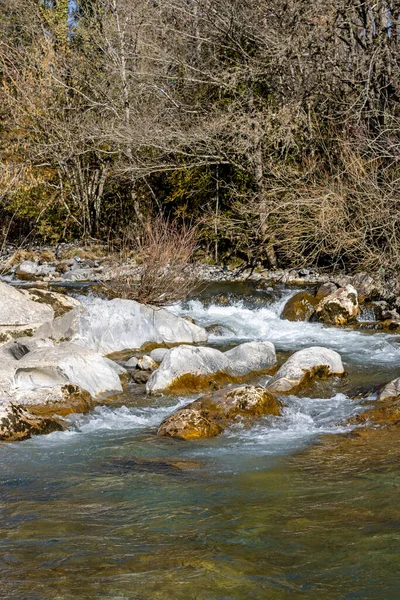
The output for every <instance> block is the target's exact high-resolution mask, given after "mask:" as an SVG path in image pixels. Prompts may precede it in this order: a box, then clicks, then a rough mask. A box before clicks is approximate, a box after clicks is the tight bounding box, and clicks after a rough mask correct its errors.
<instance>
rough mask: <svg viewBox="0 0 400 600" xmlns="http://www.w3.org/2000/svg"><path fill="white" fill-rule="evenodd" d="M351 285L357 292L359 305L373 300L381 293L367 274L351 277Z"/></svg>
mask: <svg viewBox="0 0 400 600" xmlns="http://www.w3.org/2000/svg"><path fill="white" fill-rule="evenodd" d="M352 285H353V287H354V288H355V289H356V290H357V294H358V301H359V302H360V304H361V303H363V302H366V301H367V300H373V299H375V298H376V297H377V296H379V295H380V293H381V291H382V290H381V289H380V288H381V287H382V286H379V285H378V284H377V283H376V282H375V280H374V278H373V277H371V275H368V273H357V274H356V275H354V277H352Z"/></svg>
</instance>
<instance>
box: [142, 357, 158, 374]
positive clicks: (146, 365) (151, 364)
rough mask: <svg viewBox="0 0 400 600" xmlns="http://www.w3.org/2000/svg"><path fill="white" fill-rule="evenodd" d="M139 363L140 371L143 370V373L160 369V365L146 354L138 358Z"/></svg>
mask: <svg viewBox="0 0 400 600" xmlns="http://www.w3.org/2000/svg"><path fill="white" fill-rule="evenodd" d="M137 362H138V366H139V369H141V370H142V371H155V370H156V369H158V364H157V363H156V362H155V361H154V360H153V359H152V358H150V356H147V355H146V354H145V355H144V356H141V357H140V358H138V361H137Z"/></svg>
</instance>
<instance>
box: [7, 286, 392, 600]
mask: <svg viewBox="0 0 400 600" xmlns="http://www.w3.org/2000/svg"><path fill="white" fill-rule="evenodd" d="M293 293H294V291H293V290H287V289H284V288H282V289H277V290H275V291H274V292H272V291H268V290H267V291H265V290H258V289H256V287H255V286H246V285H243V284H238V285H235V286H228V285H227V286H223V285H219V287H218V289H217V290H216V289H214V288H212V287H211V288H209V289H208V290H206V291H205V292H204V293H203V294H202V295H201V296H200V297H198V298H196V299H193V300H191V301H189V302H188V303H186V304H184V305H176V306H174V307H172V310H173V311H174V312H175V313H177V314H181V315H189V316H191V317H193V318H194V319H195V320H196V321H197V322H198V323H200V324H202V325H204V326H208V325H219V326H220V327H219V328H218V329H215V328H214V330H215V331H216V334H212V335H211V337H210V344H212V345H213V346H216V347H221V349H225V348H228V347H231V346H233V345H235V344H237V343H239V342H242V341H247V340H254V339H257V340H269V341H272V342H273V343H274V344H275V345H276V348H277V352H278V356H279V359H280V360H281V361H283V360H284V359H285V358H286V357H287V356H288V355H289V354H290V353H291V352H293V351H295V350H298V349H300V348H303V347H307V346H310V345H323V346H328V347H330V348H333V349H335V350H337V351H339V352H340V353H341V355H342V358H343V361H344V364H345V368H346V371H347V375H346V377H345V378H344V379H343V380H333V381H330V382H328V383H326V382H324V383H321V384H318V385H316V386H315V387H314V388H313V390H312V391H311V392H310V397H296V396H290V397H288V398H287V399H286V400H285V403H286V406H285V409H284V412H283V414H282V416H281V417H279V418H275V419H272V420H271V419H269V418H264V419H260V420H259V421H257V422H255V424H254V426H253V427H252V428H251V429H247V428H244V427H241V426H240V425H236V426H234V427H232V428H231V429H230V430H228V431H227V432H226V433H225V434H224V435H222V436H221V437H219V438H214V439H210V440H203V441H198V442H196V443H182V442H178V441H176V440H165V439H160V438H157V437H156V436H155V435H154V433H155V430H156V427H157V426H158V424H159V423H160V422H161V420H162V419H163V418H164V417H165V416H167V415H168V414H170V413H171V412H172V411H173V410H175V409H176V408H177V407H179V406H182V405H183V404H185V403H186V402H188V400H189V399H188V398H177V397H161V398H158V399H153V398H152V399H151V400H150V399H147V398H145V397H143V396H142V395H140V394H137V393H135V389H134V388H132V389H129V388H128V389H127V390H126V392H125V394H124V395H123V396H122V397H121V398H120V399H119V401H118V403H117V404H113V405H108V406H101V407H97V408H96V409H95V410H94V411H93V412H92V413H91V414H89V415H85V416H77V415H75V416H74V417H71V419H70V426H69V429H68V431H66V432H62V433H59V432H57V433H53V434H51V435H48V436H42V437H37V438H34V439H32V440H28V441H26V442H22V443H19V444H3V445H1V446H0V466H1V477H0V481H1V488H0V515H1V516H0V527H1V533H0V574H1V585H0V598H7V599H8V598H10V599H11V598H17V599H25V598H26V599H27V600H28V599H29V600H50V599H51V600H53V599H57V600H58V599H59V600H72V599H78V600H83V599H85V600H86V599H88V600H91V599H97V598H104V599H106V598H107V599H113V600H131V599H138V600H139V599H143V600H145V599H153V598H154V599H171V600H175V599H177V600H178V599H182V600H186V599H196V600H197V599H199V600H203V599H204V600H206V599H207V600H208V599H210V600H211V599H212V600H214V599H215V600H217V599H218V600H231V599H235V600H236V599H237V600H247V599H272V600H275V599H276V600H286V599H292V598H299V599H300V598H306V599H315V600H317V599H318V600H319V599H321V598H324V599H327V600H331V599H337V598H344V599H351V600H353V599H354V600H356V599H357V600H358V599H368V600H369V599H371V600H372V599H374V600H375V599H377V600H378V599H379V600H392V599H393V600H398V599H399V598H400V583H399V582H400V576H399V573H400V560H399V556H400V512H399V486H400V464H399V459H400V448H399V440H398V437H397V438H396V437H394V438H393V436H391V437H387V436H386V435H385V434H384V432H373V433H374V435H375V437H371V438H365V439H364V438H360V439H359V438H358V437H356V436H354V435H352V426H350V425H348V424H347V419H348V418H349V417H350V416H352V415H354V414H357V413H358V412H361V411H362V410H363V403H364V401H363V399H362V396H365V395H368V394H369V393H370V394H373V393H374V390H375V389H376V387H377V386H379V385H380V384H382V383H385V382H387V381H390V380H391V379H393V378H394V377H396V376H399V375H400V373H399V371H400V339H399V338H398V337H396V336H391V335H387V334H382V333H375V334H365V333H361V332H358V331H354V330H351V329H335V328H327V327H323V326H322V325H319V324H315V323H313V324H310V323H291V322H288V321H284V320H282V319H280V318H279V317H280V312H281V310H282V307H283V305H284V303H285V301H286V300H287V298H288V297H290V295H292V294H293ZM86 301H88V302H90V301H91V300H90V298H89V299H87V300H86ZM354 396H356V397H357V398H358V399H357V400H354V399H352V398H353V397H354Z"/></svg>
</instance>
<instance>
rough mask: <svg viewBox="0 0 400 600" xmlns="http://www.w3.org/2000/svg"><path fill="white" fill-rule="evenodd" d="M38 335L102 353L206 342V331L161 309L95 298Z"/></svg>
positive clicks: (130, 301) (58, 319)
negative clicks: (69, 342)
mask: <svg viewBox="0 0 400 600" xmlns="http://www.w3.org/2000/svg"><path fill="white" fill-rule="evenodd" d="M36 335H37V336H39V337H44V338H46V337H50V338H52V339H54V340H55V341H60V340H68V341H71V342H74V343H76V344H79V345H80V346H84V347H86V348H90V349H91V350H94V351H95V352H100V354H112V353H114V352H120V351H123V350H142V349H145V348H146V347H149V346H150V347H151V346H152V345H154V346H157V345H163V344H165V345H173V344H196V343H200V342H205V341H207V333H206V331H205V330H204V329H203V328H202V327H199V326H198V325H194V324H193V323H189V322H188V321H187V320H186V319H182V318H181V317H177V316H175V315H173V314H172V313H170V312H168V311H167V310H164V309H162V308H154V307H152V306H147V305H143V304H139V302H135V301H134V300H120V299H115V300H101V299H96V300H93V301H91V303H90V304H87V305H84V306H83V305H82V306H78V307H76V308H74V309H73V310H71V311H69V312H68V313H66V314H65V315H63V316H62V317H58V318H57V319H55V320H54V321H53V322H51V323H47V324H45V325H44V326H43V327H41V328H40V329H39V330H38V331H37V333H36Z"/></svg>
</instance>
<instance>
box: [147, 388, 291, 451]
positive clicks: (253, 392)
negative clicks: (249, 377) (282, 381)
mask: <svg viewBox="0 0 400 600" xmlns="http://www.w3.org/2000/svg"><path fill="white" fill-rule="evenodd" d="M280 411H281V403H280V402H279V400H277V399H276V398H275V396H273V395H272V394H271V393H270V392H269V391H267V390H265V389H263V388H260V387H252V386H241V387H233V388H227V389H223V390H219V391H218V392H214V393H210V394H207V395H205V396H202V397H201V398H199V399H198V400H195V401H194V402H191V403H190V404H188V405H187V406H185V407H183V408H180V409H179V410H177V411H176V412H175V413H173V414H172V415H170V416H169V417H167V419H165V420H164V421H163V422H162V423H161V425H160V427H159V429H158V431H157V435H159V436H168V437H174V438H179V439H182V440H194V439H198V438H204V437H213V436H216V435H219V434H220V433H222V432H223V431H224V429H226V428H227V427H228V426H229V425H230V424H232V423H233V422H235V421H237V420H238V419H250V418H255V417H261V416H263V415H273V416H278V415H279V414H280Z"/></svg>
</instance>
